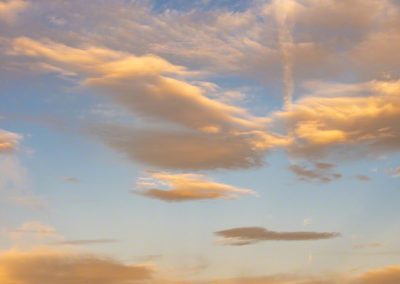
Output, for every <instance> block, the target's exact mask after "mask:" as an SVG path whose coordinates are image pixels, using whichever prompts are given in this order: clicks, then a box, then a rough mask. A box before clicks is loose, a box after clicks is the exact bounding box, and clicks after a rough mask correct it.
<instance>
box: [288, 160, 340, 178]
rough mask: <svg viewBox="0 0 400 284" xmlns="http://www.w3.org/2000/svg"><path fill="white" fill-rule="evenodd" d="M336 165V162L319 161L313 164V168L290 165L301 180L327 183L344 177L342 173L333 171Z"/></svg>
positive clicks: (290, 168)
mask: <svg viewBox="0 0 400 284" xmlns="http://www.w3.org/2000/svg"><path fill="white" fill-rule="evenodd" d="M335 167H336V165H334V164H330V163H321V162H317V163H314V164H312V167H311V168H310V167H307V166H305V165H298V164H292V165H290V166H289V170H290V171H292V172H293V173H294V174H296V175H297V177H298V178H299V179H300V180H303V181H319V182H325V183H326V182H331V181H333V180H336V179H339V178H341V177H342V175H341V174H339V173H335V172H332V169H333V168H335Z"/></svg>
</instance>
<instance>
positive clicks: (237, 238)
mask: <svg viewBox="0 0 400 284" xmlns="http://www.w3.org/2000/svg"><path fill="white" fill-rule="evenodd" d="M215 234H216V235H217V236H220V237H222V239H221V242H222V243H224V244H228V245H235V246H242V245H249V244H253V243H257V242H262V241H312V240H323V239H332V238H336V237H339V236H340V234H339V233H332V232H277V231H270V230H268V229H265V228H262V227H242V228H233V229H228V230H223V231H218V232H215Z"/></svg>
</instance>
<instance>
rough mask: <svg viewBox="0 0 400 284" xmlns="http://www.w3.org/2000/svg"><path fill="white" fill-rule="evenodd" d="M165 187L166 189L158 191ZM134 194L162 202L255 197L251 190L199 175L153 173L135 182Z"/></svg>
mask: <svg viewBox="0 0 400 284" xmlns="http://www.w3.org/2000/svg"><path fill="white" fill-rule="evenodd" d="M161 187H167V188H166V189H160V188H161ZM134 193H138V194H141V195H143V196H147V197H150V198H156V199H160V200H163V201H169V202H178V201H189V200H202V199H231V198H237V197H239V196H240V195H255V194H256V193H255V192H254V191H252V190H249V189H245V188H237V187H234V186H231V185H227V184H223V183H218V182H214V181H212V180H210V179H207V178H206V177H205V176H204V175H199V174H170V173H167V172H153V173H150V174H149V177H146V178H141V179H139V181H138V182H137V188H136V190H135V191H134Z"/></svg>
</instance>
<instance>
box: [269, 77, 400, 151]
mask: <svg viewBox="0 0 400 284" xmlns="http://www.w3.org/2000/svg"><path fill="white" fill-rule="evenodd" d="M314 87H315V90H314V91H313V95H311V96H308V97H305V98H303V99H300V100H299V101H298V102H297V103H295V104H293V106H292V109H291V110H290V111H281V112H278V113H277V114H276V116H275V118H276V119H277V120H278V121H279V120H281V121H284V123H285V125H286V127H287V128H288V131H289V133H293V136H294V139H293V141H294V143H293V144H292V145H291V146H289V150H290V151H291V152H292V153H293V154H298V155H303V156H304V155H308V156H309V157H313V156H314V157H315V156H318V155H323V154H326V153H327V152H330V151H334V150H335V149H342V150H346V149H352V150H354V149H355V147H357V149H358V150H361V151H362V150H364V151H366V150H368V152H370V153H372V154H374V153H376V154H382V153H385V152H390V151H398V150H400V147H399V144H398V141H399V139H400V127H399V124H398V123H397V121H399V119H400V81H387V82H386V81H371V82H367V83H360V84H353V85H352V84H350V85H343V84H342V85H341V84H338V85H335V84H332V85H331V84H325V85H316V86H314ZM318 94H319V95H318ZM353 152H354V151H353Z"/></svg>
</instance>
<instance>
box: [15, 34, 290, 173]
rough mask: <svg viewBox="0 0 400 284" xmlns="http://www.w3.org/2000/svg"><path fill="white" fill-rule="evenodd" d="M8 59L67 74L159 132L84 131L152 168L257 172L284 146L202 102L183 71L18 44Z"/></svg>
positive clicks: (243, 119) (101, 52)
mask: <svg viewBox="0 0 400 284" xmlns="http://www.w3.org/2000/svg"><path fill="white" fill-rule="evenodd" d="M13 52H14V54H17V55H25V56H29V57H33V58H36V59H37V60H39V62H41V63H43V61H44V62H45V63H46V64H50V65H55V66H56V67H57V68H61V69H63V70H67V71H69V72H74V73H76V74H77V75H78V76H79V77H80V79H79V80H80V81H81V83H82V84H83V85H85V86H87V87H90V88H93V89H92V90H94V91H95V93H96V94H103V95H104V96H106V97H107V98H109V99H110V100H111V101H112V102H114V103H116V104H118V105H120V106H122V107H124V108H125V109H127V110H128V111H129V112H130V113H131V114H132V115H134V116H139V117H140V118H141V119H143V120H144V122H145V125H146V126H147V125H149V124H150V125H156V126H158V125H162V126H163V127H162V128H163V130H155V127H153V130H143V131H141V130H140V129H139V128H128V127H124V126H111V127H108V126H107V125H97V126H94V127H93V129H92V130H91V132H92V133H95V134H96V137H98V138H100V139H101V140H102V141H104V142H105V143H106V144H107V145H109V146H111V147H112V148H114V149H116V150H118V151H120V152H122V153H124V154H126V155H127V156H128V157H129V158H132V159H134V160H138V161H140V162H144V163H147V164H149V165H152V166H157V167H165V168H172V169H210V168H246V167H251V166H257V165H260V164H262V158H263V154H264V152H266V151H267V150H268V149H270V148H272V147H274V146H276V145H281V144H285V143H287V142H286V141H285V138H284V137H280V136H279V135H274V134H272V133H269V132H268V131H267V124H268V121H269V119H267V118H265V117H255V116H252V115H251V114H249V113H248V112H247V111H246V110H245V109H243V108H240V107H237V106H233V105H229V104H227V103H223V102H221V101H219V100H217V99H211V98H209V97H208V96H207V95H206V93H207V88H206V87H204V86H206V85H210V84H211V83H209V82H202V84H198V82H197V81H196V83H197V84H195V83H190V82H187V81H186V80H183V79H182V78H183V77H184V78H190V77H191V76H192V75H191V74H192V72H191V71H188V70H186V68H184V67H182V66H178V65H174V64H172V63H170V62H168V61H166V60H164V59H162V58H160V57H158V56H155V55H151V54H150V55H143V56H135V55H132V54H128V53H124V52H118V51H114V50H111V49H107V48H103V47H95V46H87V47H81V48H75V47H70V46H66V45H64V44H60V43H56V42H53V41H49V40H45V41H43V42H40V41H37V40H33V39H30V38H26V37H23V38H17V39H15V40H14V41H13ZM147 128H149V127H148V126H147ZM167 129H169V130H168V131H167ZM110 133H111V135H110ZM159 141H163V144H164V146H163V147H159V146H158V145H159ZM189 142H190V143H189ZM155 143H156V144H157V145H155Z"/></svg>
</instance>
